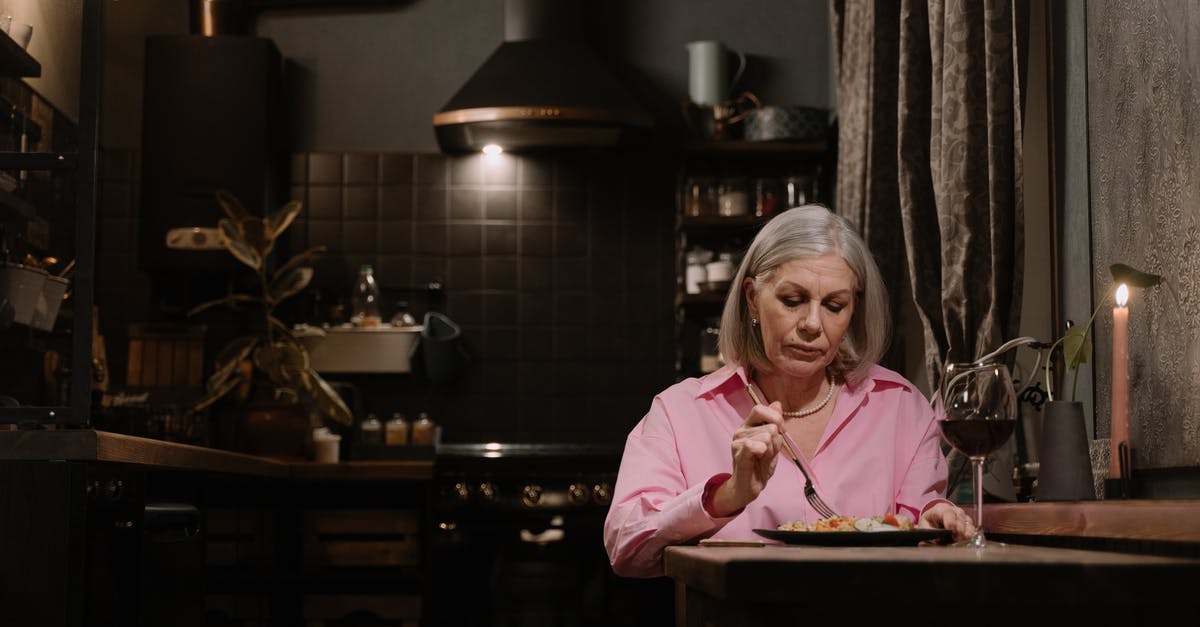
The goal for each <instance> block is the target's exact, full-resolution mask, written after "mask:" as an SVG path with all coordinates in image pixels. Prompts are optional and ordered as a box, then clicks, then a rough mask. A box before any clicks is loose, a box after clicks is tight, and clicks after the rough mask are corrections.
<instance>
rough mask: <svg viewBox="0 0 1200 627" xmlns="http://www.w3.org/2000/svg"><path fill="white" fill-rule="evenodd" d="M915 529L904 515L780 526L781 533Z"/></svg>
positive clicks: (834, 519) (828, 520) (786, 523)
mask: <svg viewBox="0 0 1200 627" xmlns="http://www.w3.org/2000/svg"><path fill="white" fill-rule="evenodd" d="M913 528H914V525H913V521H912V519H911V518H909V517H908V516H905V515H903V514H901V515H899V516H896V515H893V514H886V515H883V516H866V517H860V518H855V517H854V516H833V517H831V518H822V519H820V520H818V521H816V522H812V523H808V522H805V521H803V520H793V521H791V522H785V523H783V524H780V525H779V526H778V527H777V529H779V530H780V531H909V530H911V529H913Z"/></svg>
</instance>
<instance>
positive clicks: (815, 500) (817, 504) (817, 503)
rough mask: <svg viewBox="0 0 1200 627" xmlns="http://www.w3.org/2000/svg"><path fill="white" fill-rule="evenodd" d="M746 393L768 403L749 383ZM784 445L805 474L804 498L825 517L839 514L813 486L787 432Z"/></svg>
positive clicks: (760, 402)
mask: <svg viewBox="0 0 1200 627" xmlns="http://www.w3.org/2000/svg"><path fill="white" fill-rule="evenodd" d="M746 393H747V394H749V395H750V399H751V400H753V401H754V404H755V405H766V403H763V402H762V399H761V398H759V397H758V392H755V391H754V386H752V385H747V386H746ZM783 447H784V448H786V449H787V452H788V456H789V457H791V458H792V461H794V462H796V468H799V469H800V474H801V475H804V498H806V499H808V504H809V505H812V507H813V509H815V510H817V513H818V514H820V515H822V516H824V517H825V518H834V517H835V516H837V513H836V512H834V511H833V508H832V507H830V506H829V505H828V504H826V503H825V501H824V500H822V499H821V496H820V495H819V494H817V489H816V488H814V487H813V482H812V479H811V478H810V477H809V476H808V471H807V470H805V469H804V464H802V463H800V456H799V455H798V454H797V453H796V451H795V449H793V448H792V442H791V439H790V438H789V437H788V436H787V434H784V435H783Z"/></svg>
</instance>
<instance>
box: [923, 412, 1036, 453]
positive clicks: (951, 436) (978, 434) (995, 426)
mask: <svg viewBox="0 0 1200 627" xmlns="http://www.w3.org/2000/svg"><path fill="white" fill-rule="evenodd" d="M941 424H942V437H944V438H946V441H947V442H949V443H950V446H953V447H954V448H956V449H958V452H960V453H962V454H964V455H967V456H969V457H970V456H977V455H987V454H988V453H991V452H992V451H994V450H996V449H998V448H1000V446H1001V445H1002V444H1004V442H1005V441H1007V440H1008V438H1009V436H1011V435H1012V432H1013V429H1015V428H1016V426H1017V421H1016V420H943V421H941Z"/></svg>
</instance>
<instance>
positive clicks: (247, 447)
mask: <svg viewBox="0 0 1200 627" xmlns="http://www.w3.org/2000/svg"><path fill="white" fill-rule="evenodd" d="M311 442H312V426H311V423H310V422H309V417H308V410H307V408H306V407H305V406H304V405H301V404H297V403H251V404H250V405H248V406H247V407H246V408H245V409H244V410H242V413H241V416H240V419H239V424H238V449H239V450H241V451H242V452H243V453H249V454H251V455H262V456H264V457H273V458H277V459H284V460H289V461H300V460H305V459H308V458H309V457H310V450H311Z"/></svg>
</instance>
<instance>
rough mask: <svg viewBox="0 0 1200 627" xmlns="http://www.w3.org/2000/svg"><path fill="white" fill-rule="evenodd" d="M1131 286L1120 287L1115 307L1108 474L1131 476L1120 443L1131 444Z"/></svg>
mask: <svg viewBox="0 0 1200 627" xmlns="http://www.w3.org/2000/svg"><path fill="white" fill-rule="evenodd" d="M1128 299H1129V288H1128V287H1126V286H1125V284H1124V283H1122V284H1121V285H1120V287H1118V288H1117V294H1116V301H1117V306H1116V307H1113V352H1112V357H1113V366H1112V412H1111V418H1112V436H1111V438H1110V446H1111V455H1110V457H1109V465H1108V476H1109V478H1110V479H1128V477H1123V476H1122V475H1121V444H1122V443H1124V444H1125V445H1126V446H1127V447H1128V446H1129V444H1128V443H1129V308H1128V307H1126V306H1125V303H1126V301H1127V300H1128Z"/></svg>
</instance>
